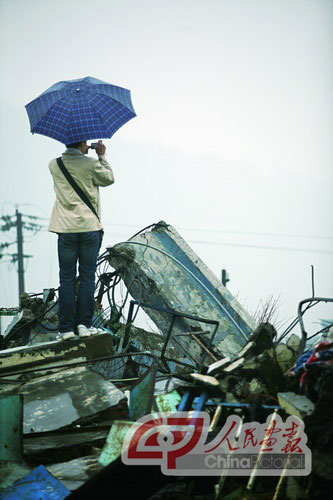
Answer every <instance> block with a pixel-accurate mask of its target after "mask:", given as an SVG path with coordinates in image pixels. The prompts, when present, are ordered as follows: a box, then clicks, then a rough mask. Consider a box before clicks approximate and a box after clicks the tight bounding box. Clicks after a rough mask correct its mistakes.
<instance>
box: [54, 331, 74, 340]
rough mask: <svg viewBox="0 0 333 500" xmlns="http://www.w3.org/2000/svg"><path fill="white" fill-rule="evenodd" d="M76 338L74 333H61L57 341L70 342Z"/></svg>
mask: <svg viewBox="0 0 333 500" xmlns="http://www.w3.org/2000/svg"><path fill="white" fill-rule="evenodd" d="M74 338H75V333H74V332H59V333H58V334H57V336H56V338H55V339H56V340H58V341H61V340H69V339H74Z"/></svg>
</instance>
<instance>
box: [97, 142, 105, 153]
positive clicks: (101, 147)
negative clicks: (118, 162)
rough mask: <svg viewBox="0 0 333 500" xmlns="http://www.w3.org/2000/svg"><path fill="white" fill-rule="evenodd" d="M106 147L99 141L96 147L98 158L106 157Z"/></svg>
mask: <svg viewBox="0 0 333 500" xmlns="http://www.w3.org/2000/svg"><path fill="white" fill-rule="evenodd" d="M105 151H106V146H105V144H103V141H98V143H97V146H96V153H97V155H98V156H102V155H105Z"/></svg>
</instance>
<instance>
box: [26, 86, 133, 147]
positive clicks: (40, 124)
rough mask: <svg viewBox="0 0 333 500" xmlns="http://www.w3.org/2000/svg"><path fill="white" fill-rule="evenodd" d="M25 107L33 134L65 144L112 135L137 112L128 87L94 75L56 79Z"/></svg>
mask: <svg viewBox="0 0 333 500" xmlns="http://www.w3.org/2000/svg"><path fill="white" fill-rule="evenodd" d="M25 108H26V111H27V113H28V116H29V120H30V128H31V132H32V133H33V134H34V133H36V134H42V135H46V136H47V137H52V139H56V140H57V141H60V142H62V143H63V144H73V143H75V142H80V141H85V140H88V139H106V138H110V137H112V135H113V134H114V133H115V132H116V131H117V130H118V129H119V128H120V127H121V126H122V125H124V123H126V122H127V121H128V120H130V119H131V118H134V116H136V114H135V111H134V109H133V105H132V101H131V94H130V91H129V90H127V89H124V88H122V87H117V86H115V85H110V84H109V83H106V82H103V81H102V80H97V78H93V77H91V76H86V77H85V78H79V79H77V80H68V81H63V82H58V83H55V84H54V85H52V86H51V87H50V88H48V89H47V90H45V92H43V93H42V94H41V95H40V96H38V97H37V98H36V99H34V100H33V101H31V102H29V104H27V105H26V106H25Z"/></svg>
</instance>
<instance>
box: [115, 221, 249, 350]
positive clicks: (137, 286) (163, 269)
mask: <svg viewBox="0 0 333 500" xmlns="http://www.w3.org/2000/svg"><path fill="white" fill-rule="evenodd" d="M108 251H109V256H108V259H109V262H110V263H111V265H112V266H113V267H114V268H115V269H116V270H117V271H118V272H119V274H120V275H121V276H122V278H123V280H124V281H125V284H126V285H127V286H130V288H131V295H132V296H133V297H134V298H136V299H137V300H139V301H140V302H147V304H150V305H153V306H157V307H163V308H165V309H169V310H176V311H178V312H184V313H187V314H192V315H195V316H199V317H204V318H207V319H211V320H216V321H218V322H219V327H218V330H217V333H216V336H215V339H214V342H213V344H214V346H215V349H217V350H218V351H219V352H220V353H221V354H222V355H226V356H227V355H228V356H234V355H235V354H237V352H238V351H239V350H240V348H241V347H242V346H243V345H244V344H245V342H246V341H247V339H248V337H249V335H250V334H251V333H252V331H253V330H254V329H255V327H256V324H255V322H254V320H253V319H252V318H251V316H250V315H249V314H248V313H247V312H246V311H245V310H244V308H243V307H242V306H241V305H240V304H239V302H238V301H237V300H236V299H235V298H234V297H233V296H232V295H231V293H230V292H229V291H228V290H227V289H226V288H225V287H224V286H223V285H222V284H221V283H220V281H219V280H218V279H217V278H216V276H214V274H213V273H212V272H211V271H210V270H209V269H208V267H207V266H206V265H205V264H204V263H203V262H202V261H201V259H200V258H199V257H198V256H197V255H196V254H195V253H194V252H193V250H192V249H191V248H190V247H189V245H187V243H186V242H185V241H184V240H183V238H182V237H181V236H180V235H179V233H177V231H176V230H175V229H174V228H173V227H172V226H170V225H168V224H166V223H165V222H163V221H162V222H160V223H158V224H156V226H155V227H154V228H153V229H152V230H151V231H147V232H145V233H141V234H139V235H137V236H135V237H134V238H132V239H130V240H129V241H127V242H123V243H119V244H117V245H115V246H114V247H111V248H108ZM124 267H125V268H126V273H125V272H123V269H124ZM145 312H146V313H147V314H148V315H149V316H150V318H151V319H152V320H153V321H154V322H155V324H156V325H158V327H159V328H160V329H161V330H162V332H163V333H164V335H167V333H168V331H169V327H170V321H171V319H172V318H171V317H170V315H168V314H166V313H164V312H160V311H157V310H153V309H148V308H146V309H145ZM195 329H196V330H201V329H202V324H201V325H200V323H198V322H194V321H192V320H188V319H177V320H176V321H175V323H174V333H175V334H177V333H178V334H179V333H183V332H189V331H195ZM211 331H213V329H212V330H211ZM210 336H211V335H210ZM210 336H208V337H210ZM179 342H180V343H181V345H182V346H183V347H184V349H185V352H186V351H187V352H188V353H189V354H191V355H192V356H193V357H195V358H196V359H197V358H198V346H196V345H195V344H194V342H193V341H190V340H189V339H188V337H182V338H181V340H180V337H177V343H179ZM171 343H172V345H174V346H175V347H177V344H176V343H175V338H174V337H173V338H172V339H171ZM221 343H222V344H221ZM178 345H179V344H178ZM199 352H200V354H202V352H201V351H200V349H199Z"/></svg>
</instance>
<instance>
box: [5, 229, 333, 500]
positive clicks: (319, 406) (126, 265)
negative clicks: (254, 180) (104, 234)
mask: <svg viewBox="0 0 333 500" xmlns="http://www.w3.org/2000/svg"><path fill="white" fill-rule="evenodd" d="M108 266H112V268H113V271H112V272H107V271H108ZM120 279H122V280H123V282H124V283H125V285H126V287H127V290H128V294H130V295H131V297H132V298H133V300H131V302H130V304H129V308H128V316H127V320H126V318H125V320H124V319H123V314H122V313H123V307H119V306H118V307H117V304H116V302H115V300H112V299H113V297H114V287H115V285H116V284H117V283H119V281H120ZM105 297H108V300H109V306H108V307H103V306H102V300H103V298H105ZM96 301H97V304H98V306H97V309H96V316H95V324H96V325H97V326H100V327H103V329H104V333H103V334H100V335H95V336H92V337H89V338H85V339H82V338H77V339H73V340H69V341H63V342H55V341H54V338H55V335H56V331H57V301H56V296H55V293H54V291H52V290H45V291H44V293H43V297H42V298H39V297H36V296H33V297H32V296H29V295H25V297H24V300H23V302H22V304H21V310H20V311H19V312H18V314H17V316H15V318H14V320H13V322H12V323H11V325H10V326H9V327H8V328H7V330H6V332H5V336H4V338H3V339H2V350H1V351H0V416H1V435H0V463H1V472H0V482H1V485H0V498H1V499H4V500H5V499H12V498H22V499H23V498H43V499H44V498H45V499H48V498H50V499H51V498H52V499H54V498H59V499H62V498H68V499H71V498H73V499H74V498H77V499H84V498H87V499H91V498H92V497H93V496H95V497H96V498H97V497H98V498H117V499H118V498H124V499H125V498H142V499H148V498H151V499H171V498H174V499H176V498H177V499H183V500H185V499H197V500H199V499H222V498H225V499H230V500H231V499H241V498H248V499H256V498H263V499H264V498H265V499H269V498H274V499H277V498H281V499H284V498H285V499H291V500H296V499H317V498H318V499H319V498H327V492H328V491H330V489H331V488H332V480H333V454H332V451H331V450H332V442H333V431H332V417H333V415H332V412H333V404H332V377H333V366H332V359H333V354H332V353H333V349H332V348H333V345H332V333H333V332H331V333H330V331H328V329H327V331H325V332H324V333H323V334H322V335H321V336H320V338H318V336H317V337H316V339H315V340H313V341H312V343H311V345H310V344H308V343H306V345H305V346H303V344H304V342H302V340H303V338H304V336H303V337H299V336H298V335H295V334H291V335H290V336H289V337H288V339H287V340H286V341H285V342H282V341H281V340H280V341H279V339H278V335H277V332H276V330H275V329H274V327H273V326H272V325H271V324H269V323H261V324H259V325H256V324H255V322H254V320H253V319H252V318H251V316H250V315H249V314H248V313H247V312H246V311H245V310H244V308H243V307H242V306H241V305H240V304H239V302H238V301H237V300H236V299H235V298H234V297H233V296H232V295H231V294H230V292H229V291H228V290H227V289H226V288H225V287H224V286H223V285H222V284H221V283H219V281H218V280H217V279H216V277H215V276H214V275H213V274H212V273H211V272H210V270H209V269H208V268H207V267H206V266H205V264H204V263H203V262H202V261H201V260H200V259H199V258H198V256H197V255H196V254H194V252H193V251H192V249H190V247H189V246H188V245H187V244H186V242H185V241H184V240H183V239H182V238H181V237H180V235H179V234H178V233H177V232H176V231H175V229H174V228H172V227H171V226H168V225H167V224H165V223H164V222H160V223H159V224H156V225H154V226H153V228H152V229H151V230H150V231H146V232H142V233H140V234H138V235H136V236H135V237H133V238H131V239H130V240H129V241H128V242H125V243H122V244H119V245H115V246H114V247H111V248H108V249H107V250H106V252H105V253H104V254H103V255H102V256H101V257H100V266H99V273H98V286H97V290H96ZM138 309H141V310H144V312H145V313H146V314H147V315H148V316H149V317H150V319H151V320H152V321H153V322H154V324H155V325H156V327H157V329H158V331H157V332H155V333H153V332H148V331H146V330H144V329H143V328H140V327H139V326H138V325H135V324H134V322H135V320H136V314H137V311H138ZM302 333H304V332H302ZM177 410H178V411H186V412H190V413H189V415H192V416H193V415H196V414H197V412H200V411H204V412H207V413H208V414H209V415H210V427H209V432H208V438H207V439H208V442H213V439H214V438H215V437H216V436H218V435H219V433H220V432H221V429H223V428H224V425H225V423H226V422H227V421H228V418H229V417H231V416H233V415H234V416H237V418H239V419H240V421H241V422H242V423H243V424H246V423H247V422H259V423H265V422H266V420H267V418H270V415H272V414H274V415H275V414H278V415H279V416H280V417H281V418H282V420H284V421H285V420H286V419H287V417H288V416H290V415H293V416H296V417H298V418H299V419H300V420H301V421H302V422H304V426H305V427H304V429H305V433H306V435H307V437H308V442H307V446H308V448H309V449H310V450H311V454H312V470H311V473H310V474H309V475H295V476H292V475H288V474H286V471H285V470H284V469H283V470H281V473H280V474H279V475H275V476H262V475H260V474H258V471H257V470H255V468H254V470H252V471H250V472H249V474H248V475H247V476H244V475H240V476H233V475H228V473H227V472H226V471H225V470H224V469H223V468H222V469H221V470H219V472H218V474H215V475H204V474H203V475H195V474H194V475H193V474H192V475H186V474H184V475H183V476H182V475H181V474H179V475H174V476H171V475H166V474H163V472H162V471H161V467H160V466H159V465H158V464H156V465H138V464H137V465H125V463H124V462H123V461H122V459H121V452H122V447H123V442H124V439H125V436H126V434H127V432H128V430H129V429H130V428H131V427H132V425H133V423H134V422H137V421H138V420H139V419H141V418H142V417H144V416H145V415H149V414H151V413H153V414H156V415H158V414H160V413H159V412H165V411H167V412H171V413H174V412H176V411H177ZM235 442H237V438H236V441H235ZM231 448H232V446H231ZM230 453H232V451H231V452H230Z"/></svg>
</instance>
